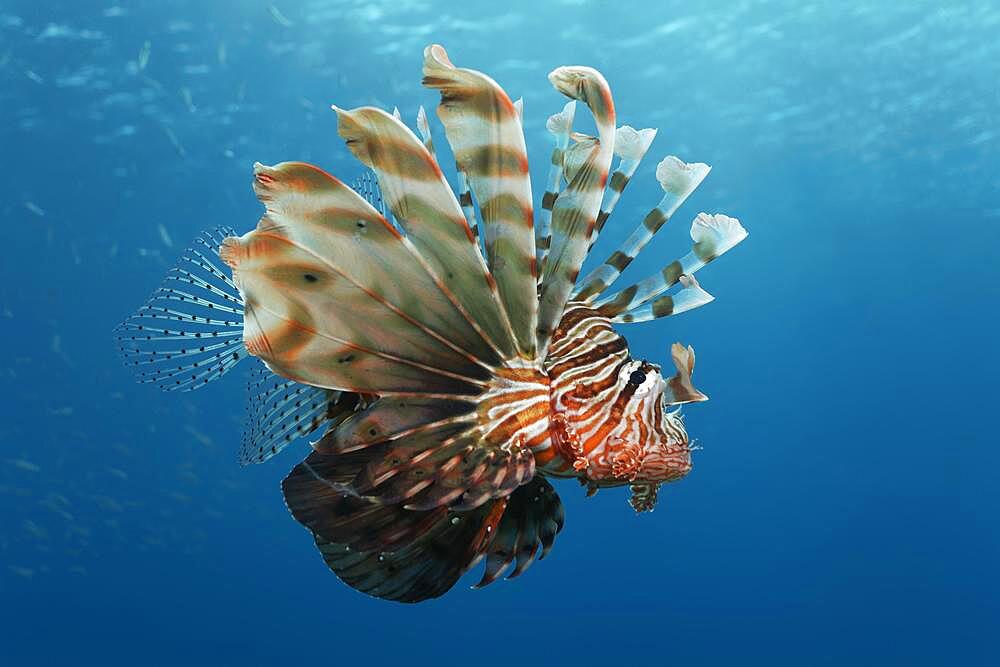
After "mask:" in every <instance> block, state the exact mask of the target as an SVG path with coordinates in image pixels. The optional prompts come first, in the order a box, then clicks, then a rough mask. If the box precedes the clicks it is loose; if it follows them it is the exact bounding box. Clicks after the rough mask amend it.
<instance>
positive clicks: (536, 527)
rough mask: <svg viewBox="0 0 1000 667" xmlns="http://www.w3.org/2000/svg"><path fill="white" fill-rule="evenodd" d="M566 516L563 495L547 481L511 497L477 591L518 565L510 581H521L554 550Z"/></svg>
mask: <svg viewBox="0 0 1000 667" xmlns="http://www.w3.org/2000/svg"><path fill="white" fill-rule="evenodd" d="M564 517H565V513H564V511H563V506H562V501H560V500H559V494H558V493H556V490H555V489H554V488H552V485H551V484H549V482H548V481H546V480H545V479H544V478H541V477H536V478H534V479H533V480H531V481H530V482H529V483H528V484H525V485H524V486H522V487H520V488H518V489H517V491H515V492H514V493H512V494H511V496H510V498H509V499H508V501H507V509H506V510H504V513H503V518H502V519H501V520H500V524H499V525H498V526H497V529H496V534H495V536H494V537H493V540H492V541H491V542H490V545H489V548H488V549H487V551H486V568H485V572H484V573H483V578H482V579H481V580H480V581H479V583H478V584H476V585H475V588H482V587H483V586H487V585H489V584H491V583H493V582H494V581H496V580H497V579H498V578H500V577H501V576H503V574H504V572H506V571H507V569H508V568H509V567H510V566H511V564H513V563H515V561H516V565H515V566H514V569H513V570H512V571H511V573H510V574H509V575H508V576H507V578H508V579H514V578H516V577H519V576H520V575H521V574H522V573H523V572H524V571H525V570H527V569H528V567H529V566H530V565H531V564H532V563H533V562H534V560H535V558H536V556H537V557H538V559H539V560H540V559H542V558H545V556H546V555H548V553H549V551H550V550H551V549H552V544H553V543H554V542H555V538H556V535H558V534H559V531H561V530H562V527H563V522H564Z"/></svg>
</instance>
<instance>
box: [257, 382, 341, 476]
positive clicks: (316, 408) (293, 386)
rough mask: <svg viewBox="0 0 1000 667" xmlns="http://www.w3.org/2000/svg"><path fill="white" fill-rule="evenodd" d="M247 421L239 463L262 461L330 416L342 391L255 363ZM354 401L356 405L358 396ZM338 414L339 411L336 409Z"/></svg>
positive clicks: (310, 431)
mask: <svg viewBox="0 0 1000 667" xmlns="http://www.w3.org/2000/svg"><path fill="white" fill-rule="evenodd" d="M247 390H248V394H249V396H248V398H249V400H248V401H247V422H246V426H245V427H244V429H243V442H242V444H241V446H240V464H242V465H249V464H253V463H263V462H264V461H266V460H268V459H269V458H271V457H272V456H274V455H275V454H277V453H278V452H280V451H281V450H282V449H284V448H285V447H287V446H288V445H290V444H291V443H292V442H295V441H296V440H298V439H299V438H303V437H305V436H307V435H309V434H310V433H312V432H313V431H315V430H316V429H317V428H319V427H320V426H321V425H322V424H323V423H324V422H326V421H327V420H328V419H329V418H330V414H331V408H335V407H336V405H337V403H338V399H339V398H340V397H341V395H342V392H339V391H331V390H329V389H320V388H318V387H310V386H309V385H305V384H299V383H298V382H292V381H291V380H286V379H284V378H283V377H280V376H278V375H275V374H274V373H272V372H271V371H269V370H268V369H267V367H266V366H264V364H261V363H258V364H255V367H254V369H253V370H252V371H251V375H250V380H249V382H248V383H247ZM353 396H354V399H355V400H354V404H355V405H356V404H357V395H353ZM333 412H334V413H336V410H333Z"/></svg>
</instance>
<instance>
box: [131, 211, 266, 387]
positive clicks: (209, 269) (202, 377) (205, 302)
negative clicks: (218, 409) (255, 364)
mask: <svg viewBox="0 0 1000 667" xmlns="http://www.w3.org/2000/svg"><path fill="white" fill-rule="evenodd" d="M233 234H235V232H234V231H233V230H232V229H230V228H228V227H219V228H217V229H215V230H213V231H210V232H202V234H201V235H200V236H198V237H197V238H196V239H195V240H194V242H192V244H191V246H190V247H189V248H188V249H187V250H185V251H184V254H183V255H181V257H180V259H179V260H178V261H177V265H176V266H175V267H174V268H173V269H171V270H170V272H169V273H167V275H166V277H165V278H164V279H163V283H162V284H161V285H160V287H159V288H158V289H157V290H156V291H155V292H153V295H152V296H151V297H150V298H149V300H148V301H147V302H146V303H145V304H144V305H143V306H142V307H141V308H139V309H138V310H137V311H136V312H135V313H133V314H132V315H130V316H129V317H128V318H127V319H126V320H125V321H124V322H122V323H121V324H120V325H118V328H117V329H115V341H116V343H117V345H118V350H119V354H120V355H121V358H122V361H123V362H124V363H125V365H126V366H127V367H129V368H130V369H131V370H132V372H133V374H134V375H135V377H136V379H137V380H138V381H139V382H142V383H150V384H155V385H156V386H157V387H159V388H160V389H162V390H164V391H190V390H192V389H197V388H199V387H203V386H204V385H206V384H208V383H209V382H211V381H212V380H215V379H217V378H220V377H222V376H223V375H225V374H226V373H228V372H229V371H230V370H232V369H233V367H235V366H236V364H237V363H239V361H240V360H242V359H244V358H246V357H247V356H248V354H247V351H246V349H245V348H244V347H243V299H242V298H241V297H240V293H239V291H238V290H237V289H236V285H235V284H234V283H233V281H232V280H231V279H230V278H229V276H228V274H227V273H226V272H224V271H223V269H221V268H220V265H221V262H220V261H218V256H219V255H218V249H219V245H220V244H221V243H222V239H224V238H225V237H227V236H231V235H233Z"/></svg>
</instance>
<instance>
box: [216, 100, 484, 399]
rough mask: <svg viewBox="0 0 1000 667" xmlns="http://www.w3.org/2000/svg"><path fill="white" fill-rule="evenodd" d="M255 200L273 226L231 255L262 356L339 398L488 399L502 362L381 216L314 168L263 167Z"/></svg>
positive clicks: (225, 254) (227, 255) (251, 339)
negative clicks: (482, 392)
mask: <svg viewBox="0 0 1000 667" xmlns="http://www.w3.org/2000/svg"><path fill="white" fill-rule="evenodd" d="M389 118H391V116H390V117H389ZM421 149H422V147H421ZM254 188H255V190H256V192H257V195H258V198H259V199H260V200H261V201H262V203H264V204H265V206H266V209H267V211H266V213H265V215H264V217H263V218H261V221H260V223H259V224H258V226H257V229H256V230H254V231H252V232H249V233H248V234H245V235H244V236H242V237H240V238H235V237H230V238H227V239H226V240H225V241H224V243H223V246H222V248H221V250H220V256H221V257H222V259H223V260H224V261H225V262H226V263H227V264H228V265H229V266H230V267H231V268H232V269H233V277H234V281H235V283H236V285H237V286H238V287H239V289H240V292H241V294H242V295H243V297H244V301H245V309H246V314H247V316H246V323H245V326H244V341H245V344H246V347H247V349H248V350H249V351H250V352H251V353H252V354H254V355H255V356H258V357H260V358H261V359H262V360H263V361H265V362H266V363H267V365H268V367H269V368H270V369H271V370H272V371H273V372H275V373H278V374H279V375H282V376H283V377H285V378H287V379H290V380H295V381H296V382H302V383H305V384H310V385H313V386H317V387H324V388H328V389H338V390H343V391H351V392H355V393H372V394H386V393H399V394H425V395H473V394H475V393H478V391H479V389H480V388H481V383H482V382H483V381H484V380H485V379H486V378H488V377H489V370H488V368H489V364H492V363H496V361H498V358H497V357H496V356H495V350H494V349H493V348H492V347H491V346H490V345H489V344H487V343H486V342H485V341H484V339H483V338H482V337H481V336H480V335H479V332H478V330H477V328H476V326H475V325H474V324H473V322H471V321H470V320H469V319H468V317H466V315H465V314H464V313H463V312H462V310H461V309H459V308H458V307H457V306H456V304H455V303H454V302H453V301H452V299H451V296H452V295H451V292H450V291H449V290H448V288H447V287H445V286H444V284H443V283H442V282H441V281H440V279H438V278H437V277H436V276H435V275H434V274H433V273H432V272H431V271H429V270H428V267H427V265H426V263H425V262H423V261H422V258H421V257H420V254H419V253H418V252H417V251H416V250H415V249H414V248H413V246H412V245H411V244H410V243H409V242H408V241H407V240H406V238H404V237H403V236H402V235H401V234H400V232H399V231H398V230H396V229H395V228H394V227H393V226H392V225H391V224H390V223H389V222H388V221H387V220H386V219H385V218H384V217H382V216H381V215H380V214H379V213H378V211H376V210H375V209H374V208H373V207H372V206H371V205H370V204H369V203H368V202H366V201H365V200H364V199H363V198H362V197H361V196H359V195H358V194H357V193H355V192H354V191H353V190H352V189H350V188H348V187H347V186H346V185H344V184H342V183H340V182H339V181H337V180H336V179H334V178H333V177H331V176H329V175H328V174H326V173H325V172H323V171H321V170H320V169H318V168H316V167H313V166H312V165H307V164H304V163H283V164H280V165H277V166H275V167H265V166H264V165H260V164H258V165H256V166H255V182H254Z"/></svg>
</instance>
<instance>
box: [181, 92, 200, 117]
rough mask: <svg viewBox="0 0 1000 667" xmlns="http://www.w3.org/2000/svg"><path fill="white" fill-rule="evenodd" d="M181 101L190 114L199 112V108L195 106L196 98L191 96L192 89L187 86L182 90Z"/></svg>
mask: <svg viewBox="0 0 1000 667" xmlns="http://www.w3.org/2000/svg"><path fill="white" fill-rule="evenodd" d="M180 95H181V100H182V101H183V102H184V108H185V109H187V110H188V112H189V113H195V112H196V111H198V107H196V106H195V105H194V97H192V95H191V89H190V88H188V87H187V86H185V87H183V88H181V89H180Z"/></svg>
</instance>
